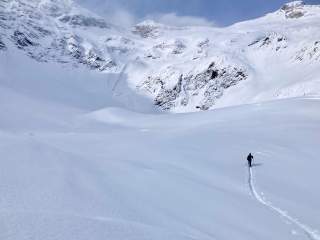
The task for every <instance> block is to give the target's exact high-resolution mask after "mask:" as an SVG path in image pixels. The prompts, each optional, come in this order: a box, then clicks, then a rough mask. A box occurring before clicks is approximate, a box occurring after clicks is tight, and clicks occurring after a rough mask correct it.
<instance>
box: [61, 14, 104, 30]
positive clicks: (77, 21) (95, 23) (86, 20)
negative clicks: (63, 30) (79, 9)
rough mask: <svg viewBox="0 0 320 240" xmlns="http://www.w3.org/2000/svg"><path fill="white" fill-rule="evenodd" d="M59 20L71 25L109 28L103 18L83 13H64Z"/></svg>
mask: <svg viewBox="0 0 320 240" xmlns="http://www.w3.org/2000/svg"><path fill="white" fill-rule="evenodd" d="M59 20H60V21H61V22H63V23H68V24H70V25H71V26H81V27H98V28H109V25H108V24H107V23H106V22H105V21H104V20H103V19H97V18H93V17H87V16H83V15H71V16H70V15H66V16H63V17H61V18H60V19H59Z"/></svg>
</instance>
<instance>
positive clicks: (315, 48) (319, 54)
mask: <svg viewBox="0 0 320 240" xmlns="http://www.w3.org/2000/svg"><path fill="white" fill-rule="evenodd" d="M295 60H298V61H306V60H309V61H310V60H312V61H320V40H319V41H315V42H314V43H313V44H311V45H310V46H307V47H304V48H302V49H301V50H300V51H298V52H297V55H296V57H295Z"/></svg>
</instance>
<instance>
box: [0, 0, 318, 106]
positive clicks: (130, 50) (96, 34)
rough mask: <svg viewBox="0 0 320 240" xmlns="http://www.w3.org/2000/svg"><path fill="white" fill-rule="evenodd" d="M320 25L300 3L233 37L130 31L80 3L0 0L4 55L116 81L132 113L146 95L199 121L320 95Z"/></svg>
mask: <svg viewBox="0 0 320 240" xmlns="http://www.w3.org/2000/svg"><path fill="white" fill-rule="evenodd" d="M319 22H320V6H318V5H305V4H304V3H303V2H302V1H295V2H292V3H288V4H285V5H284V6H283V7H281V8H280V9H279V10H277V11H275V12H273V13H270V14H267V15H266V16H263V17H261V18H258V19H254V20H250V21H246V22H242V23H237V24H234V25H232V26H229V27H225V28H213V27H172V26H165V25H163V24H160V23H156V22H153V21H144V22H142V23H140V24H137V25H136V26H134V27H132V28H131V29H123V28H121V27H119V26H115V25H113V24H111V23H108V22H106V21H105V20H104V19H103V18H102V17H100V16H97V15H96V14H94V13H92V12H90V11H88V10H87V9H84V8H83V7H81V6H79V5H77V3H76V2H75V1H73V0H1V1H0V55H5V54H6V52H9V53H11V52H13V51H16V50H18V51H20V52H21V53H22V54H24V55H26V56H28V57H30V58H31V59H33V60H34V61H37V62H41V63H44V64H49V63H56V64H59V65H61V66H63V67H65V68H80V69H86V70H87V69H90V70H91V71H95V72H100V74H101V75H102V76H103V77H104V78H105V79H106V81H108V79H109V78H108V74H113V75H116V76H117V78H118V82H120V83H121V84H120V87H117V86H118V84H117V85H116V86H115V87H114V88H113V91H114V96H117V97H116V98H117V101H118V102H120V103H121V104H123V105H125V106H126V108H131V109H135V107H133V106H132V104H131V103H132V101H133V100H132V98H136V96H135V95H137V94H138V95H140V97H142V98H147V99H149V102H151V103H152V104H154V105H155V106H156V107H157V109H159V110H162V111H171V112H194V111H201V110H208V109H213V108H217V107H224V106H231V105H235V104H243V103H254V102H260V101H266V100H272V99H279V98H288V97H297V96H305V95H315V94H319V92H320V82H319V78H320V70H319V69H320V25H319ZM66 81H67V80H66ZM109 82H110V80H109ZM123 86H126V87H125V89H123ZM128 91H130V92H131V93H132V94H131V93H130V94H128ZM133 93H134V94H133ZM140 111H145V109H144V108H142V107H140Z"/></svg>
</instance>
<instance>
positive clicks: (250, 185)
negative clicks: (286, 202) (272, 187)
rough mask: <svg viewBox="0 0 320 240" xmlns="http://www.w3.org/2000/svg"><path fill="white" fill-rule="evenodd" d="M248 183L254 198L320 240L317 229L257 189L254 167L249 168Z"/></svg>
mask: <svg viewBox="0 0 320 240" xmlns="http://www.w3.org/2000/svg"><path fill="white" fill-rule="evenodd" d="M248 184H249V188H250V191H251V193H252V195H253V196H254V198H255V199H256V200H257V201H258V202H260V203H261V204H262V205H264V206H266V207H267V208H269V209H270V210H272V211H274V212H276V213H277V214H279V215H280V216H282V217H284V218H285V219H287V220H288V221H289V222H291V223H293V224H294V225H296V226H297V227H298V228H300V229H301V230H302V231H303V232H304V233H305V234H306V235H307V237H308V238H309V239H310V240H320V235H319V234H318V233H317V231H315V230H313V229H312V228H310V227H309V226H307V225H305V224H303V223H301V222H300V221H299V220H298V219H295V218H293V217H291V216H290V215H289V214H288V213H287V212H286V211H284V210H282V209H280V208H278V207H276V206H274V205H273V204H272V203H271V202H267V201H266V200H264V199H263V198H262V197H261V196H260V195H259V193H258V192H257V191H256V189H255V186H254V179H253V171H252V168H249V178H248Z"/></svg>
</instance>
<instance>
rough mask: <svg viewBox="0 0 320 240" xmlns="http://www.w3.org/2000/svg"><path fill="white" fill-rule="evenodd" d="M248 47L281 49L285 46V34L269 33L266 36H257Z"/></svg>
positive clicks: (286, 43)
mask: <svg viewBox="0 0 320 240" xmlns="http://www.w3.org/2000/svg"><path fill="white" fill-rule="evenodd" d="M248 46H249V47H257V48H261V49H264V48H271V49H273V50H276V51H279V50H281V49H284V48H287V46H288V39H287V37H286V36H284V35H282V34H279V33H275V32H272V33H269V34H266V36H264V37H262V38H259V39H257V40H255V41H253V42H252V43H250V44H249V45H248Z"/></svg>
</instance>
